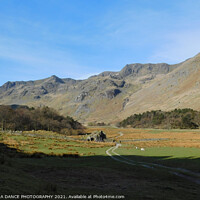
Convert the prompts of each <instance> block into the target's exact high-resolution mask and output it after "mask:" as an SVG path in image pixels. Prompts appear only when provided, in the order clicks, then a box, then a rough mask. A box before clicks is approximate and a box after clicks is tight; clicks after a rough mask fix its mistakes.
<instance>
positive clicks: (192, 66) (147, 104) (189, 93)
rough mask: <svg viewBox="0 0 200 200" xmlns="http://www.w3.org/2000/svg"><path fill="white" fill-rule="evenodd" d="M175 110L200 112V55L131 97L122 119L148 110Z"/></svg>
mask: <svg viewBox="0 0 200 200" xmlns="http://www.w3.org/2000/svg"><path fill="white" fill-rule="evenodd" d="M174 108H193V109H196V110H200V54H198V55H197V56H195V57H193V58H191V59H189V60H187V61H185V62H184V63H182V64H181V65H180V66H179V67H178V68H176V69H175V70H174V71H172V72H171V73H169V74H166V76H165V77H163V78H162V79H161V80H159V81H156V82H154V83H153V84H151V85H150V86H148V87H147V88H144V89H142V90H140V91H138V92H136V93H134V94H133V95H131V97H130V101H129V103H128V104H127V106H126V108H125V111H124V113H123V114H122V116H121V118H123V117H124V116H129V115H130V114H132V113H139V112H143V111H147V110H157V109H161V110H166V111H167V110H172V109H174Z"/></svg>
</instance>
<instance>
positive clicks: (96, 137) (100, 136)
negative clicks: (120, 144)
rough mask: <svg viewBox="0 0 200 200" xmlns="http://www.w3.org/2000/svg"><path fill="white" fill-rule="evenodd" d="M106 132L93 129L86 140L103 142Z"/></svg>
mask: <svg viewBox="0 0 200 200" xmlns="http://www.w3.org/2000/svg"><path fill="white" fill-rule="evenodd" d="M105 139H106V134H105V133H104V132H103V131H94V132H92V134H91V135H90V136H88V137H87V141H95V142H104V140H105Z"/></svg>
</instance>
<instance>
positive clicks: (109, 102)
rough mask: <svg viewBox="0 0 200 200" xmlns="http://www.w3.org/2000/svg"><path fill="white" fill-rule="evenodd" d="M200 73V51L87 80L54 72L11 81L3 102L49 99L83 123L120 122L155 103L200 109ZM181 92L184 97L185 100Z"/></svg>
mask: <svg viewBox="0 0 200 200" xmlns="http://www.w3.org/2000/svg"><path fill="white" fill-rule="evenodd" d="M192 73H194V75H193V76H192ZM198 75H200V54H197V55H196V56H195V57H193V58H190V59H187V60H186V61H184V62H181V63H178V64H174V65H169V64H167V63H157V64H152V63H147V64H141V63H134V64H127V65H125V66H124V67H123V68H122V69H121V70H120V71H118V72H112V71H105V72H102V73H100V74H98V75H95V76H91V77H89V78H88V79H84V80H75V79H71V78H59V77H57V76H55V75H52V76H51V77H48V78H45V79H40V80H35V81H15V82H10V81H8V82H6V83H5V84H3V85H2V86H1V87H0V104H5V105H10V104H19V105H28V106H34V107H37V106H43V105H47V106H50V107H53V108H55V109H56V110H58V111H59V112H60V113H61V114H64V115H70V116H72V117H73V118H75V119H77V120H79V121H80V122H82V123H87V122H92V121H94V122H95V121H98V122H111V123H115V122H117V121H120V120H122V119H124V118H126V117H128V116H130V115H132V114H134V113H138V112H144V111H147V110H152V109H154V108H161V109H163V110H170V109H174V108H176V107H177V108H179V107H181V108H182V107H184V106H187V107H191V108H193V109H197V110H199V109H200V105H199V103H197V99H198V100H199V98H198V94H199V95H200V91H199V87H198V86H197V87H194V85H193V84H197V85H198V82H199V81H200V80H199V79H200V78H199V77H200V76H198ZM195 77H196V79H195V80H194V78H195ZM194 82H195V83H194ZM195 91H196V92H197V95H196V96H195ZM187 92H188V94H189V95H190V96H191V99H192V100H191V103H190V104H189V103H188V101H189V100H190V98H189V97H188V98H186V97H185V96H184V95H186V93H187ZM181 95H182V96H183V97H182V98H183V99H185V100H184V101H182V100H181V101H180V99H181ZM177 101H180V102H182V103H177ZM192 102H195V103H192ZM167 104H169V106H167Z"/></svg>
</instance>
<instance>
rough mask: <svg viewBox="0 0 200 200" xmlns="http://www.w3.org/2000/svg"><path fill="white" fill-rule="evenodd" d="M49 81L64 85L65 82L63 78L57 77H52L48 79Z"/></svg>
mask: <svg viewBox="0 0 200 200" xmlns="http://www.w3.org/2000/svg"><path fill="white" fill-rule="evenodd" d="M47 81H48V82H53V83H64V81H63V80H62V79H61V78H59V77H57V76H56V75H52V76H51V77H49V78H48V79H47Z"/></svg>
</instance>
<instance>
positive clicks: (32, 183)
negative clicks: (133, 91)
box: [0, 143, 200, 200]
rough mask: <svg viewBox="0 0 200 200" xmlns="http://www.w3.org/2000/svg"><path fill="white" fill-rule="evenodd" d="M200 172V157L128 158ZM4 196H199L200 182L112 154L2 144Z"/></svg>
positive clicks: (0, 185) (1, 186)
mask: <svg viewBox="0 0 200 200" xmlns="http://www.w3.org/2000/svg"><path fill="white" fill-rule="evenodd" d="M126 158H128V159H130V160H134V161H138V162H153V163H159V164H165V165H167V166H173V167H183V168H188V169H191V170H194V171H196V172H198V171H199V164H200V158H184V159H170V158H169V157H143V156H126ZM0 194H65V195H68V194H92V195H94V194H99V195H103V194H104V195H124V196H125V199H134V200H135V199H162V200H163V199H181V200H184V199H187V200H188V199H197V198H198V197H199V196H200V191H199V185H198V184H195V183H192V182H190V181H187V180H185V179H183V178H181V177H178V176H175V175H174V174H171V173H168V172H167V171H166V170H163V169H159V170H155V169H148V168H145V167H142V166H140V165H135V166H132V165H128V164H125V163H120V162H117V161H115V160H113V159H111V158H110V157H109V156H87V157H79V156H77V155H72V154H71V155H64V156H56V155H46V154H43V153H34V154H26V153H23V152H20V151H18V150H17V149H14V148H10V147H8V146H6V145H5V144H2V143H0Z"/></svg>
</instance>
